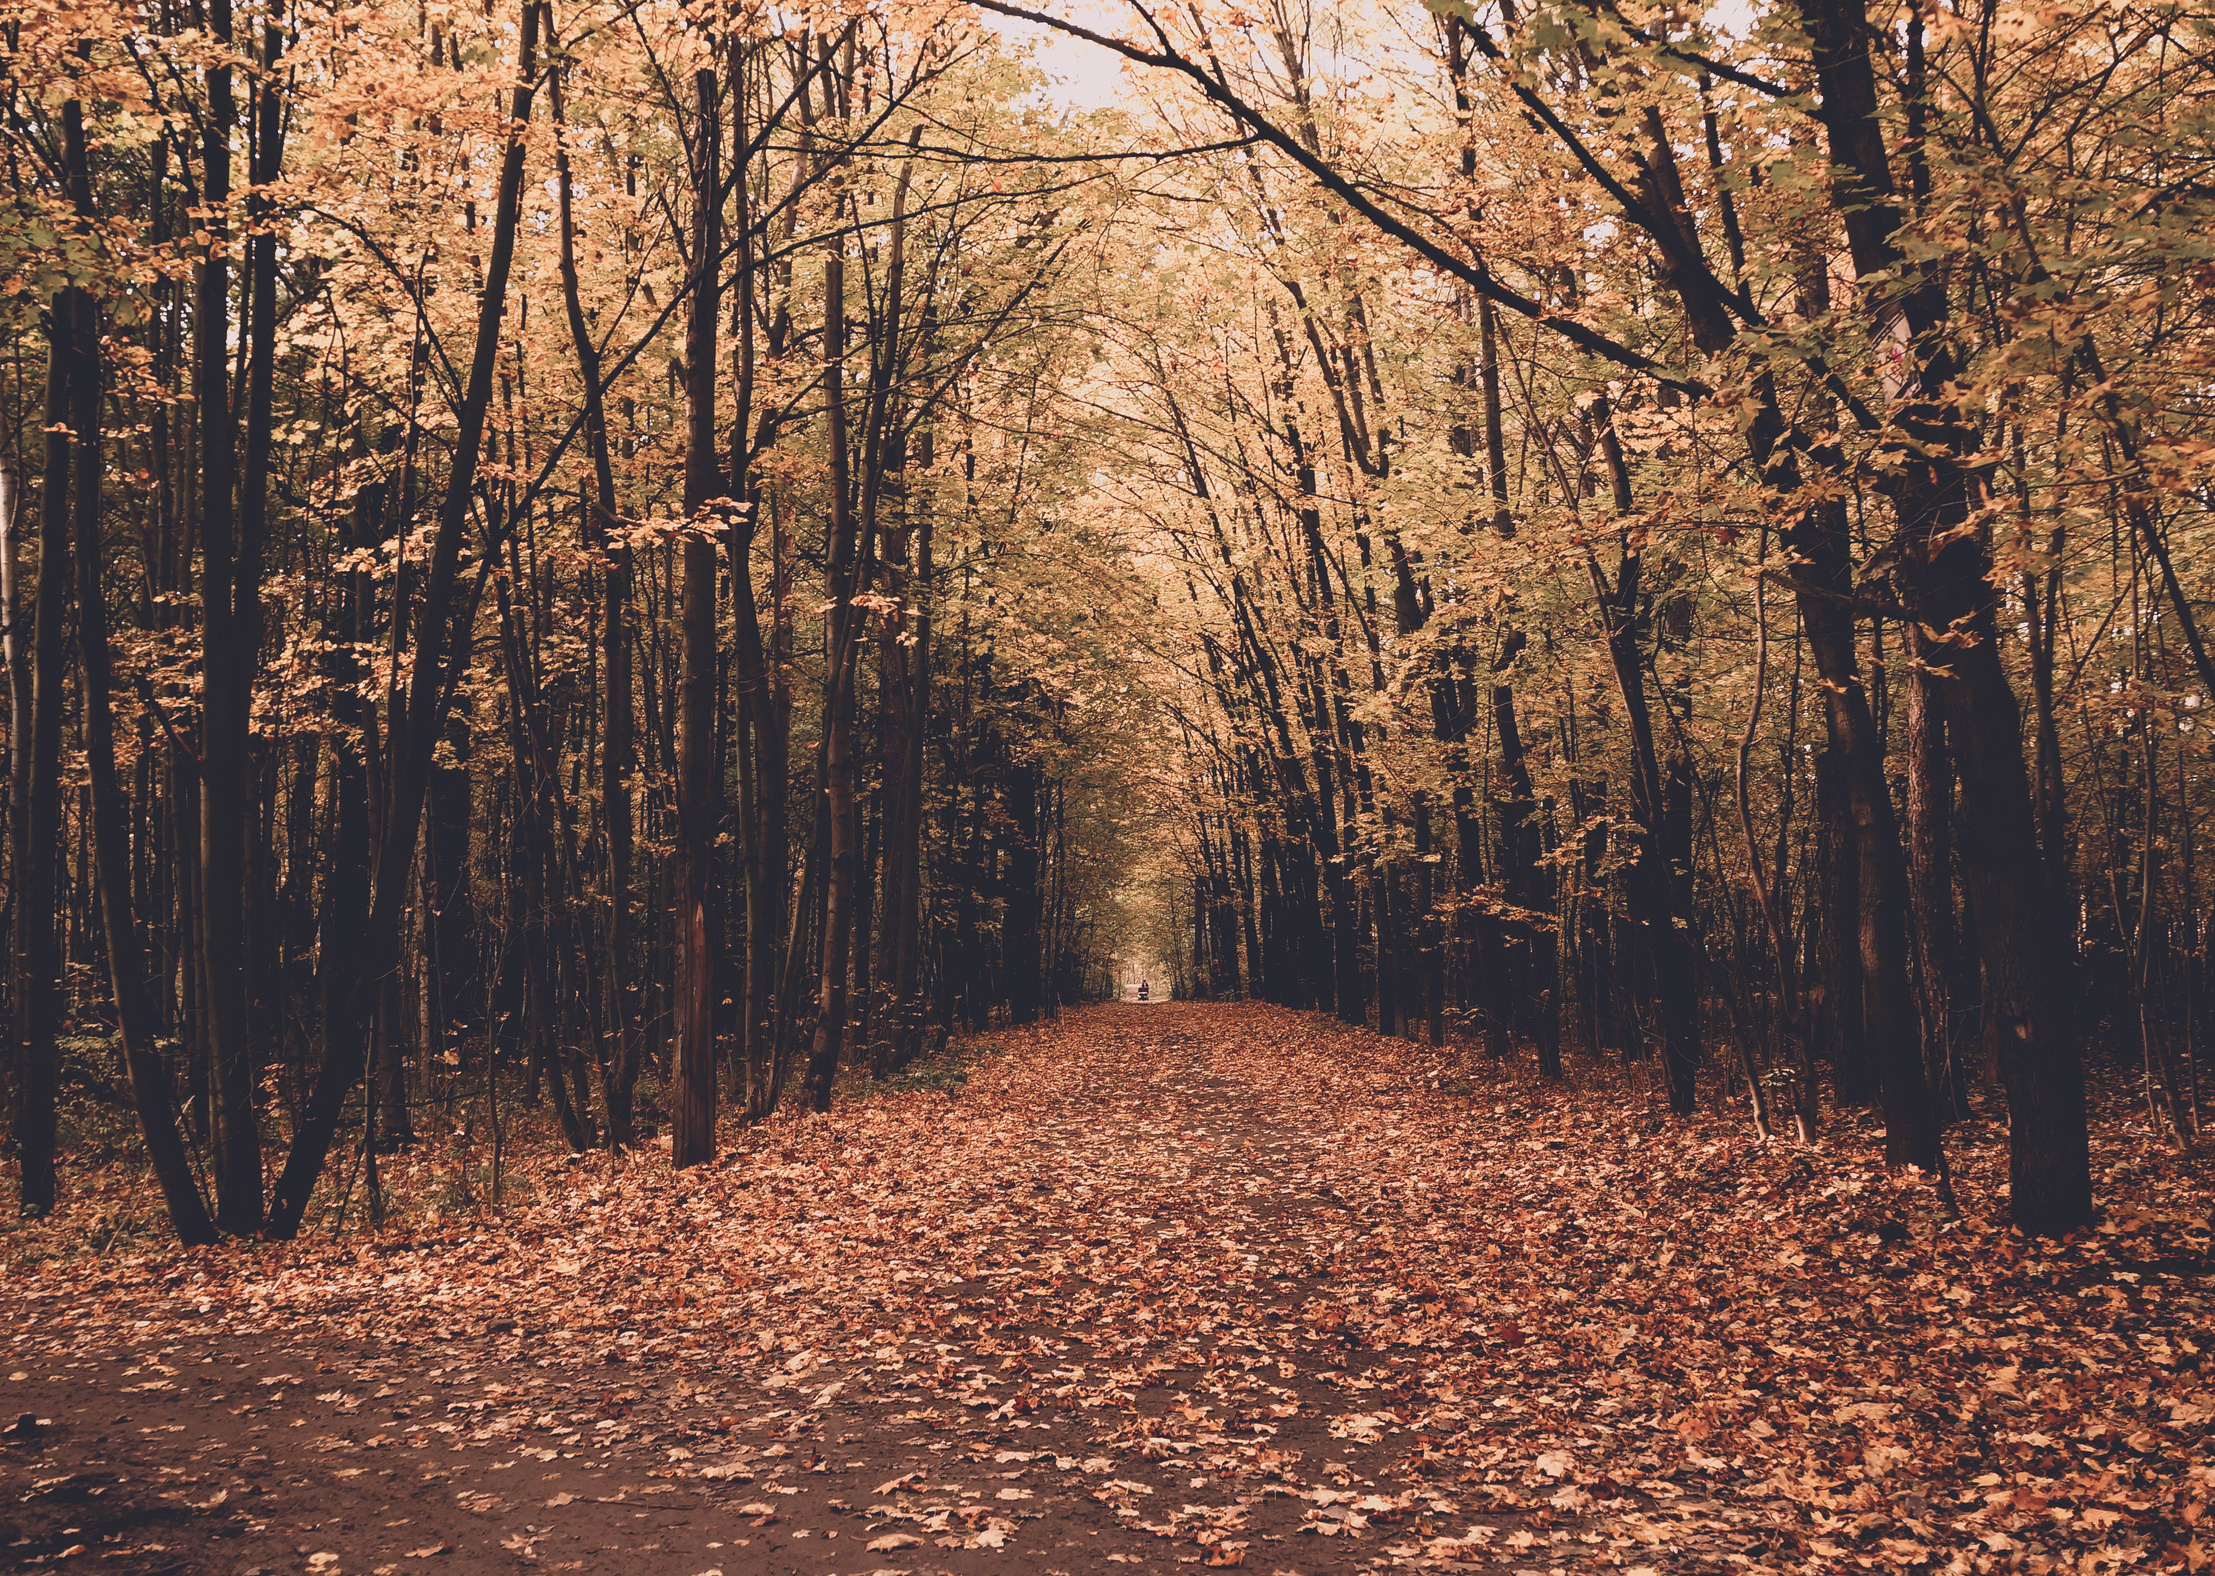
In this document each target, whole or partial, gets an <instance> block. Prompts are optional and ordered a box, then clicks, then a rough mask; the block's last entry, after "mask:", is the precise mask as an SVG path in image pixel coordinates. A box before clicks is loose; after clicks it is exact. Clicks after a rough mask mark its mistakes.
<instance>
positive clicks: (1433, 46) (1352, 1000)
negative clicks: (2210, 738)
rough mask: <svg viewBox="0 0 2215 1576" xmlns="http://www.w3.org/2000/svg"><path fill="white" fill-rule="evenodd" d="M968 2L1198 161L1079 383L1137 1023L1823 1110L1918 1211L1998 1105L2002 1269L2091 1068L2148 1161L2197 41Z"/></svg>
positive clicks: (2167, 1043)
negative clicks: (1873, 1138) (1150, 657)
mask: <svg viewBox="0 0 2215 1576" xmlns="http://www.w3.org/2000/svg"><path fill="white" fill-rule="evenodd" d="M979 3H980V4H981V5H983V6H984V7H985V8H987V9H990V10H993V11H996V12H1004V13H1007V14H1010V15H1020V16H1025V17H1029V18H1032V19H1034V20H1036V21H1038V22H1040V23H1041V24H1044V25H1052V26H1058V27H1059V28H1060V29H1061V30H1062V31H1063V32H1065V33H1067V34H1070V35H1073V36H1078V37H1082V38H1084V39H1086V40H1088V41H1089V42H1090V43H1091V44H1092V45H1094V46H1095V47H1097V48H1099V49H1102V50H1104V51H1107V52H1111V53H1113V54H1116V55H1119V56H1121V57H1122V58H1123V59H1124V60H1126V61H1128V62H1130V63H1131V64H1132V66H1133V67H1134V68H1137V69H1140V70H1142V71H1143V72H1144V73H1145V74H1146V76H1147V78H1148V80H1151V81H1155V82H1158V83H1166V84H1169V86H1165V87H1163V88H1162V89H1161V92H1162V93H1163V95H1164V101H1165V102H1166V103H1169V104H1172V105H1174V109H1173V111H1172V112H1173V113H1175V114H1176V115H1178V116H1179V117H1180V121H1179V124H1180V125H1181V126H1182V127H1183V128H1184V129H1185V130H1186V132H1187V133H1188V134H1189V135H1192V136H1195V137H1197V136H1200V135H1203V134H1213V135H1216V136H1221V137H1226V138H1234V139H1236V140H1237V141H1238V142H1239V144H1240V145H1239V146H1237V147H1236V148H1234V149H1232V150H1229V151H1225V152H1220V153H1216V154H1212V155H1210V156H1208V157H1207V158H1206V159H1205V160H1204V161H1196V162H1195V164H1194V165H1192V166H1190V167H1188V168H1187V170H1186V171H1185V179H1186V186H1185V192H1186V194H1187V196H1188V200H1191V201H1194V202H1206V203H1208V204H1210V205H1212V210H1213V212H1214V213H1215V214H1216V215H1217V222H1216V223H1215V224H1213V225H1212V226H1209V227H1207V229H1206V231H1205V232H1204V233H1203V234H1202V235H1200V236H1199V237H1197V238H1195V240H1194V241H1193V242H1192V244H1190V245H1189V246H1187V247H1185V248H1184V249H1183V251H1182V252H1181V254H1180V255H1179V257H1178V260H1177V264H1176V266H1177V267H1178V268H1179V269H1180V270H1181V276H1180V278H1179V280H1178V282H1177V283H1176V285H1175V286H1174V287H1173V288H1174V297H1173V305H1172V306H1171V308H1170V309H1169V310H1156V311H1151V312H1148V311H1138V312H1133V313H1132V314H1130V316H1129V317H1128V319H1127V320H1126V321H1124V322H1123V323H1121V324H1119V325H1118V328H1117V330H1116V338H1117V349H1116V352H1115V365H1116V367H1117V370H1118V373H1119V376H1120V379H1121V382H1120V389H1121V393H1122V398H1123V409H1124V415H1125V417H1126V427H1125V430H1124V434H1123V437H1122V440H1121V441H1122V442H1123V443H1124V445H1125V452H1126V454H1127V455H1128V466H1129V471H1128V481H1127V483H1126V485H1125V486H1124V489H1123V491H1124V495H1125V497H1126V499H1127V505H1128V507H1130V508H1132V509H1133V510H1136V511H1140V512H1142V513H1144V514H1145V515H1146V516H1147V517H1149V518H1151V519H1153V520H1154V521H1156V522H1157V523H1158V528H1159V530H1160V532H1161V535H1162V540H1161V542H1160V544H1159V546H1158V548H1157V549H1156V551H1155V553H1154V566H1155V573H1156V574H1157V576H1158V578H1159V579H1160V580H1161V581H1162V582H1164V589H1163V591H1162V596H1163V605H1164V607H1165V608H1168V609H1173V610H1174V612H1175V614H1176V619H1175V625H1174V628H1173V629H1172V630H1170V631H1168V632H1166V633H1165V634H1164V635H1163V637H1162V638H1161V639H1159V640H1158V641H1157V642H1156V644H1155V651H1156V656H1157V659H1158V661H1159V663H1160V664H1161V666H1162V669H1163V672H1164V675H1165V677H1164V680H1163V682H1164V686H1165V688H1166V689H1167V690H1168V691H1169V693H1171V694H1172V696H1173V697H1174V699H1173V701H1172V705H1173V706H1174V708H1175V711H1176V720H1177V726H1178V728H1179V730H1180V734H1181V740H1182V747H1183V751H1184V755H1185V763H1184V766H1183V768H1182V771H1181V785H1180V793H1181V797H1182V800H1183V803H1184V808H1183V810H1182V811H1181V813H1180V816H1179V826H1180V831H1179V837H1178V850H1179V853H1178V861H1177V868H1176V871H1175V873H1174V875H1173V876H1171V877H1169V878H1167V879H1168V900H1169V901H1170V902H1171V903H1172V904H1173V905H1174V908H1175V917H1174V935H1173V938H1172V946H1173V952H1174V956H1175V959H1176V973H1177V976H1178V978H1177V984H1178V987H1179V989H1180V991H1182V992H1184V993H1187V994H1193V995H1206V996H1229V995H1235V994H1237V993H1240V992H1250V993H1252V994H1255V995H1259V996H1264V997H1267V998H1269V999H1271V1000H1274V1001H1279V1002H1284V1003H1287V1004H1291V1005H1294V1006H1303V1007H1315V1008H1319V1009H1322V1010H1329V1011H1335V1012H1336V1013H1337V1015H1338V1016H1339V1017H1340V1018H1342V1019H1344V1020H1346V1021H1347V1022H1349V1023H1357V1024H1358V1023H1364V1022H1367V1023H1373V1024H1374V1025H1375V1026H1376V1027H1377V1028H1378V1029H1379V1030H1380V1031H1381V1032H1385V1033H1400V1034H1407V1035H1411V1036H1413V1035H1427V1037H1428V1038H1429V1039H1430V1041H1431V1042H1432V1043H1434V1044H1437V1043H1443V1042H1445V1041H1446V1040H1447V1039H1448V1038H1449V1036H1450V1034H1451V1033H1452V1032H1453V1031H1455V1030H1465V1031H1466V1033H1467V1035H1468V1037H1469V1038H1470V1039H1471V1040H1472V1041H1473V1042H1475V1043H1478V1044H1481V1045H1483V1046H1484V1047H1486V1048H1487V1049H1488V1050H1489V1052H1490V1054H1491V1055H1492V1056H1494V1057H1506V1056H1507V1055H1509V1054H1510V1053H1511V1052H1512V1051H1513V1050H1514V1049H1515V1047H1516V1046H1518V1045H1527V1046H1529V1047H1530V1048H1531V1050H1532V1052H1533V1054H1534V1056H1535V1060H1536V1065H1537V1069H1538V1071H1539V1072H1540V1073H1541V1074H1543V1075H1544V1076H1545V1077H1548V1078H1558V1077H1560V1076H1561V1075H1562V1071H1563V1047H1564V1046H1565V1045H1567V1046H1570V1047H1573V1048H1575V1047H1581V1048H1583V1049H1585V1050H1587V1051H1590V1052H1594V1053H1602V1052H1605V1053H1612V1054H1615V1055H1619V1056H1620V1057H1622V1058H1624V1059H1626V1060H1629V1061H1633V1062H1644V1061H1646V1060H1647V1059H1648V1058H1651V1061H1652V1064H1653V1065H1654V1066H1655V1067H1656V1071H1657V1073H1658V1075H1659V1081H1660V1084H1661V1087H1662V1089H1663V1091H1664V1092H1665V1094H1666V1098H1667V1100H1668V1103H1669V1105H1670V1106H1671V1107H1672V1108H1673V1109H1674V1110H1676V1111H1679V1112H1689V1111H1691V1110H1692V1109H1693V1108H1694V1102H1695V1099H1696V1098H1697V1096H1698V1091H1699V1088H1700V1076H1701V1069H1702V1068H1703V1067H1707V1068H1709V1069H1712V1071H1711V1073H1710V1075H1709V1076H1710V1081H1711V1083H1712V1084H1713V1086H1714V1087H1715V1088H1716V1090H1717V1091H1718V1095H1719V1096H1721V1097H1727V1098H1730V1099H1733V1100H1743V1101H1746V1102H1748V1105H1749V1107H1750V1114H1751V1117H1752V1120H1753V1121H1754V1122H1755V1123H1756V1124H1757V1125H1759V1127H1760V1128H1761V1130H1762V1131H1763V1132H1764V1134H1766V1133H1768V1132H1769V1131H1771V1130H1772V1128H1773V1127H1776V1126H1780V1125H1782V1126H1789V1127H1790V1128H1791V1129H1792V1130H1794V1131H1795V1132H1796V1133H1797V1134H1798V1135H1799V1136H1801V1137H1803V1138H1804V1137H1809V1136H1812V1135H1813V1134H1814V1133H1815V1132H1817V1131H1818V1130H1819V1128H1820V1126H1821V1125H1822V1121H1823V1115H1822V1102H1823V1100H1824V1099H1825V1098H1826V1097H1828V1098H1829V1099H1832V1100H1834V1101H1835V1102H1836V1104H1837V1105H1839V1106H1844V1107H1855V1106H1874V1107H1876V1108H1877V1109H1878V1111H1879V1112H1880V1114H1881V1118H1882V1122H1883V1126H1884V1133H1885V1138H1884V1153H1885V1158H1886V1160H1887V1161H1888V1162H1890V1163H1893V1164H1898V1165H1914V1166H1920V1167H1924V1168H1927V1169H1930V1170H1933V1171H1937V1172H1939V1174H1940V1176H1941V1177H1943V1169H1942V1168H1943V1165H1944V1154H1943V1134H1944V1130H1945V1128H1946V1126H1947V1124H1948V1123H1949V1122H1950V1121H1952V1120H1955V1119H1957V1118H1959V1117H1962V1116H1966V1115H1970V1114H1972V1113H1975V1112H1979V1111H1983V1110H1992V1111H1998V1110H2002V1109H2004V1113H2005V1117H2006V1120H2007V1123H2008V1130H2009V1140H2010V1154H2011V1164H2010V1182H2011V1194H2012V1210H2013V1213H2014V1217H2015V1219H2016V1220H2017V1221H2018V1222H2019V1223H2020V1224H2022V1225H2024V1226H2025V1227H2027V1228H2029V1229H2032V1230H2038V1231H2058V1230H2066V1229H2068V1228H2071V1227H2074V1226H2077V1225H2081V1224H2083V1223H2084V1222H2085V1221H2087V1220H2088V1219H2090V1218H2091V1215H2092V1212H2093V1208H2094V1198H2093V1192H2092V1173H2091V1164H2090V1160H2089V1141H2088V1114H2087V1083H2086V1078H2087V1074H2086V1065H2087V1064H2086V1056H2087V1051H2088V1049H2092V1050H2097V1051H2101V1052H2105V1053H2106V1054H2104V1055H2101V1056H2099V1057H2097V1058H2096V1060H2095V1063H2094V1065H2095V1066H2096V1068H2097V1070H2098V1074H2099V1077H2100V1079H2101V1083H2100V1084H2099V1086H2098V1090H2097V1092H2098V1093H2101V1094H2103V1095H2109V1096H2112V1097H2114V1098H2115V1099H2116V1100H2117V1101H2118V1102H2119V1103H2120V1109H2121V1110H2122V1111H2124V1112H2125V1113H2127V1112H2129V1111H2130V1110H2131V1109H2132V1108H2133V1107H2134V1106H2135V1107H2136V1108H2137V1109H2139V1110H2140V1111H2141V1112H2142V1113H2143V1115H2142V1119H2143V1121H2144V1123H2145V1125H2146V1128H2147V1129H2148V1130H2149V1131H2150V1132H2151V1133H2152V1134H2153V1135H2154V1136H2155V1137H2156V1138H2157V1139H2159V1140H2163V1141H2167V1142H2171V1143H2176V1144H2190V1143H2192V1142H2193V1141H2195V1140H2196V1138H2197V1135H2198V1131H2199V1121H2200V1117H2199V1098H2200V1096H2199V1080H2198V1068H2199V1065H2200V1058H2201V1054H2202V1053H2201V1045H2202V1042H2203V1041H2204V1039H2205V1029H2204V1026H2203V1019H2204V1017H2205V1011H2204V1007H2203V1005H2202V1002H2203V998H2204V993H2205V989H2206V983H2207V980H2208V973H2207V966H2208V962H2209V955H2208V943H2209V928H2208V926H2209V912H2208V906H2207V898H2208V895H2207V892H2206V888H2205V881H2204V878H2203V875H2202V873H2201V871H2200V868H2199V866H2200V863H2201V861H2200V860H2199V858H2198V850H2197V828H2198V825H2199V824H2200V821H2201V818H2202V817H2203V815H2204V814H2205V811H2206V809H2207V806H2208V797H2207V780H2206V771H2205V747H2204V729H2203V727H2202V726H2201V718H2200V708H2201V707H2202V706H2203V705H2204V703H2205V701H2206V699H2207V697H2208V696H2210V695H2211V694H2215V670H2211V668H2210V663H2209V657H2208V652H2207V645H2206V636H2205V633H2204V618H2205V608H2206V600H2205V599H2206V594H2207V585H2206V577H2205V575H2204V573H2201V572H2196V564H2197V557H2198V555H2197V554H2195V552H2194V547H2195V546H2196V545H2197V544H2199V543H2200V542H2202V541H2203V540H2204V537H2205V532H2206V530H2207V506H2208V502H2209V498H2210V491H2209V480H2210V477H2209V471H2208V465H2207V462H2208V458H2209V454H2210V447H2209V443H2208V440H2207V437H2206V436H2205V433H2206V411H2205V407H2204V395H2203V391H2202V389H2201V388H2200V385H2199V382H2198V379H2199V373H2198V371H2197V369H2198V368H2200V367H2202V366H2203V365H2204V364H2205V360H2206V356H2207V353H2208V348H2209V345H2210V340H2209V337H2208V336H2209V330H2210V327H2211V326H2215V325H2211V322H2210V314H2209V310H2208V296H2207V294H2206V291H2205V290H2204V288H2203V285H2204V282H2205V280H2206V279H2207V277H2208V269H2209V266H2210V263H2209V258H2208V248H2207V241H2206V236H2207V234H2208V219H2209V210H2208V201H2209V195H2210V192H2209V188H2208V187H2207V186H2206V185H2205V183H2204V181H2203V179H2202V174H2203V173H2204V168H2205V142H2204V133H2205V129H2206V123H2205V119H2204V108H2203V106H2204V87H2205V84H2206V81H2207V75H2206V74H2207V71H2208V67H2209V62H2210V55H2209V52H2208V44H2209V41H2208V39H2207V37H2206V35H2205V31H2204V29H2198V28H2197V27H2196V25H2195V24H2192V23H2190V22H2189V21H2187V20H2186V19H2185V18H2184V16H2183V15H2182V13H2179V12H2176V11H2173V10H2170V9H2167V8H2164V7H2161V6H2144V7H2139V6H2130V7H2124V8H2122V9H2106V10H2102V11H2100V12H2099V13H2098V14H2097V15H2094V14H2092V13H2090V12H2081V13H2080V12H2069V13H2067V14H2058V13H2048V12H2033V11H2031V10H2028V9H2025V8H2020V7H2012V6H2008V5H2004V4H1985V5H1973V4H1963V5H1956V6H1946V5H1929V4H1918V5H1910V6H1908V7H1906V8H1903V9H1902V10H1900V11H1899V12H1898V13H1897V14H1896V15H1895V14H1894V13H1893V12H1892V11H1889V10H1880V9H1879V8H1876V7H1870V6H1867V5H1865V4H1863V3H1862V0H1788V3H1780V4H1777V5H1773V6H1765V7H1760V8H1756V10H1755V11H1754V12H1753V13H1751V15H1750V16H1748V17H1745V18H1724V17H1719V16H1713V15H1710V16H1708V17H1704V18H1703V17H1701V16H1699V15H1697V14H1696V13H1695V14H1685V13H1681V12H1675V11H1671V12H1666V13H1664V12H1658V11H1657V12H1652V13H1650V14H1649V13H1648V12H1646V11H1642V10H1635V9H1633V8H1625V7H1618V6H1613V5H1607V4H1598V5H1588V4H1580V3H1565V4H1547V5H1540V6H1535V7H1534V6H1529V5H1525V4H1520V3H1511V0H1500V3H1499V4H1497V5H1496V6H1481V7H1476V8H1472V7H1471V6H1469V5H1468V4H1465V3H1463V0H1427V4H1428V8H1429V9H1428V12H1427V13H1424V12H1417V11H1415V10H1414V9H1413V8H1412V7H1394V8H1389V9H1377V10H1369V9H1365V8H1360V7H1346V8H1331V7H1315V6H1308V5H1301V4H1295V3H1292V0H1272V3H1271V4H1268V5H1265V6H1262V7H1259V8H1256V9H1255V10H1254V11H1240V12H1231V11H1224V12H1221V13H1213V12H1205V13H1204V12H1199V11H1195V12H1192V13H1191V14H1190V15H1189V16H1184V15H1180V16H1178V17H1175V18H1171V17H1168V16H1166V15H1164V14H1159V13H1155V12H1152V11H1148V10H1139V12H1138V20H1137V21H1135V22H1133V23H1131V24H1130V25H1128V26H1124V25H1123V24H1121V23H1116V24H1113V25H1108V26H1105V27H1104V30H1103V29H1102V28H1095V27H1088V26H1086V25H1082V24H1080V23H1079V22H1073V21H1069V20H1067V19H1058V20H1057V19H1056V18H1055V17H1054V16H1052V15H1050V14H1049V13H1047V12H1044V11H1039V10H1032V9H1030V8H1026V7H1023V6H1018V5H1012V4H1005V3H1002V0H979ZM1134 9H1137V8H1134ZM1988 1101H1989V1102H1990V1104H1989V1105H1988V1104H1987V1102H1988Z"/></svg>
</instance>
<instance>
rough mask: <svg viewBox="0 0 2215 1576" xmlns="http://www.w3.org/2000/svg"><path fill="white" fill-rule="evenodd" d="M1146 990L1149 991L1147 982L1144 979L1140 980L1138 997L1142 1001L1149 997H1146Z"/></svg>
mask: <svg viewBox="0 0 2215 1576" xmlns="http://www.w3.org/2000/svg"><path fill="white" fill-rule="evenodd" d="M1146 992H1147V984H1146V982H1145V981H1144V980H1140V981H1139V982H1138V999H1139V1000H1140V1001H1144V1000H1146V999H1147V997H1146Z"/></svg>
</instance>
